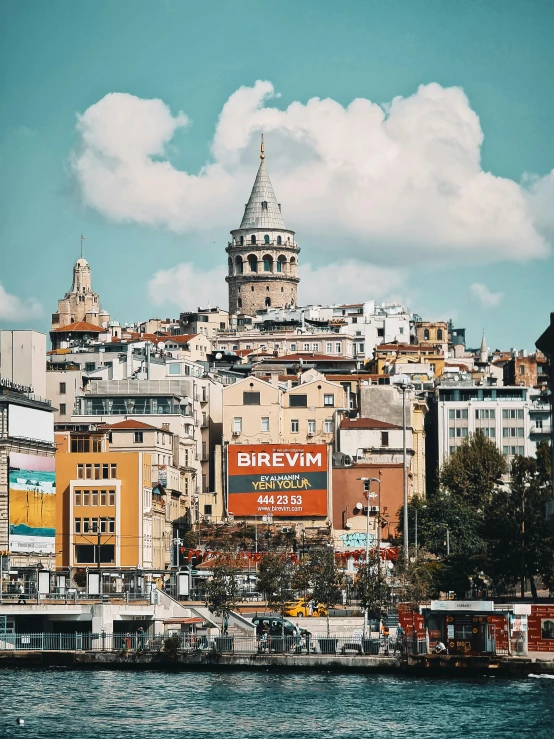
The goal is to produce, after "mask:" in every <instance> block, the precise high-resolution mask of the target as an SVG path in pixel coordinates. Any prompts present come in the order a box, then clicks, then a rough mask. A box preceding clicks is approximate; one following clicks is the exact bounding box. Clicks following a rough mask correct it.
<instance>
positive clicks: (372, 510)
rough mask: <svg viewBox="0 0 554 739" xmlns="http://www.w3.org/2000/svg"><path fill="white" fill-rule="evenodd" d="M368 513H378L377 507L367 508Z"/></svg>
mask: <svg viewBox="0 0 554 739" xmlns="http://www.w3.org/2000/svg"><path fill="white" fill-rule="evenodd" d="M369 512H370V513H379V506H376V505H372V506H369Z"/></svg>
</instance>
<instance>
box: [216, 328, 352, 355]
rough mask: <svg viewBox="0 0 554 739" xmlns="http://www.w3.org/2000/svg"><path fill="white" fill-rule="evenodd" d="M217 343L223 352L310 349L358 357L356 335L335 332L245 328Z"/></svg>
mask: <svg viewBox="0 0 554 739" xmlns="http://www.w3.org/2000/svg"><path fill="white" fill-rule="evenodd" d="M215 345H216V351H219V352H237V351H241V352H242V351H252V352H256V353H270V354H274V355H276V356H287V355H289V354H302V353H303V352H310V353H315V354H325V355H330V356H332V355H335V356H337V357H353V356H354V341H353V339H352V337H351V336H348V335H344V334H338V333H336V332H334V331H317V330H312V331H302V330H301V329H289V330H285V331H258V330H252V331H242V332H240V333H236V334H229V335H226V336H218V337H217V339H216V341H215Z"/></svg>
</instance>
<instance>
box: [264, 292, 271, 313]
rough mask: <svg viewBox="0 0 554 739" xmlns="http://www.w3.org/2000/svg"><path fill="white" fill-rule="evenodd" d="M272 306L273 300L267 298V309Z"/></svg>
mask: <svg viewBox="0 0 554 739" xmlns="http://www.w3.org/2000/svg"><path fill="white" fill-rule="evenodd" d="M268 289H269V288H268ZM270 306H271V298H266V299H265V307H266V308H269V307H270Z"/></svg>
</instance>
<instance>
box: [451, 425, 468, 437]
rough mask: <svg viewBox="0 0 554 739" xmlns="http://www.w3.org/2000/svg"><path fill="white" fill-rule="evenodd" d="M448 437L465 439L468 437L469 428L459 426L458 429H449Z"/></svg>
mask: <svg viewBox="0 0 554 739" xmlns="http://www.w3.org/2000/svg"><path fill="white" fill-rule="evenodd" d="M448 435H449V436H450V438H451V439H452V438H454V437H456V438H457V439H461V438H463V439H465V438H466V436H467V435H468V431H467V428H466V427H465V426H457V427H456V428H450V429H448Z"/></svg>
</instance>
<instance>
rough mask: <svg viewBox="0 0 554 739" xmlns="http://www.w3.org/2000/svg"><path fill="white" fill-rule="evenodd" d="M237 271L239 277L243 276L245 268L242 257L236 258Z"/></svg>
mask: <svg viewBox="0 0 554 739" xmlns="http://www.w3.org/2000/svg"><path fill="white" fill-rule="evenodd" d="M235 270H236V273H237V275H242V273H243V271H244V268H243V264H242V257H235Z"/></svg>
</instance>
